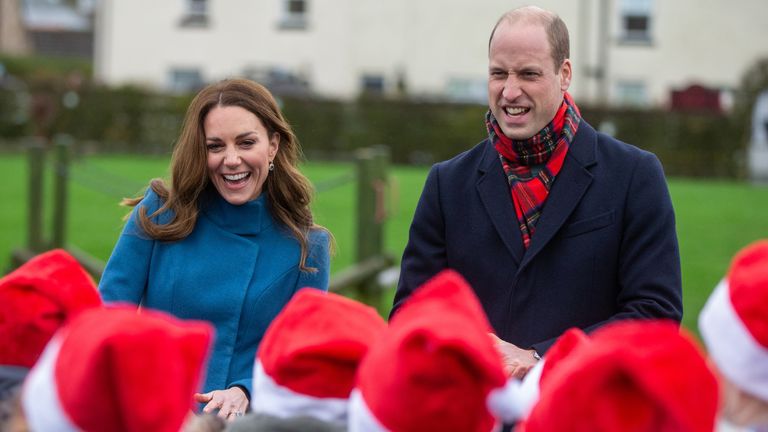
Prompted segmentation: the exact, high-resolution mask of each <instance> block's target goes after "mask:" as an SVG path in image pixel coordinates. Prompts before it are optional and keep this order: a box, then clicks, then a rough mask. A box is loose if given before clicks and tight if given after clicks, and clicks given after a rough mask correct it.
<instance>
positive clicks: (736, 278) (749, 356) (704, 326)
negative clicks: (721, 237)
mask: <svg viewBox="0 0 768 432" xmlns="http://www.w3.org/2000/svg"><path fill="white" fill-rule="evenodd" d="M699 330H700V331H701V336H702V339H703V340H704V343H705V344H706V346H707V349H708V351H709V355H710V357H711V358H712V359H713V361H714V362H715V364H717V367H718V369H719V370H720V372H721V373H722V374H723V375H724V376H725V377H726V378H728V380H729V381H731V382H732V383H733V384H734V385H736V386H737V387H739V388H741V389H742V390H744V391H746V392H747V393H750V394H752V395H754V396H756V397H758V398H760V399H762V400H764V401H768V240H760V241H757V242H755V243H752V244H751V245H749V246H747V247H745V248H744V249H742V250H741V251H740V252H739V253H738V254H736V256H735V257H734V258H733V261H732V262H731V267H730V269H729V271H728V274H727V275H726V277H725V279H723V280H722V281H721V282H720V283H719V284H718V285H717V287H716V288H715V290H714V292H713V293H712V295H711V296H710V297H709V300H707V303H706V305H705V306H704V308H703V309H702V311H701V314H700V315H699Z"/></svg>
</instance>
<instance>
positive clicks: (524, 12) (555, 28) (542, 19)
mask: <svg viewBox="0 0 768 432" xmlns="http://www.w3.org/2000/svg"><path fill="white" fill-rule="evenodd" d="M504 21H506V22H508V23H509V24H515V23H518V22H527V23H537V24H540V25H542V26H543V27H544V30H545V31H546V32H547V39H548V40H549V47H550V49H551V50H552V52H551V54H552V61H553V62H554V65H555V71H557V69H558V68H559V67H560V65H562V64H563V62H564V61H565V59H567V58H570V57H571V43H570V37H569V36H568V27H567V26H566V25H565V22H563V20H562V19H560V17H559V16H558V15H557V14H555V13H552V12H549V11H546V10H544V9H541V8H538V7H535V6H525V7H521V8H517V9H513V10H511V11H509V12H506V13H505V14H504V15H502V16H501V18H499V20H498V21H496V25H495V26H493V30H492V31H491V36H490V38H488V51H489V52H490V50H491V42H492V41H493V35H494V34H495V33H496V29H497V28H498V27H499V25H500V24H501V23H502V22H504Z"/></svg>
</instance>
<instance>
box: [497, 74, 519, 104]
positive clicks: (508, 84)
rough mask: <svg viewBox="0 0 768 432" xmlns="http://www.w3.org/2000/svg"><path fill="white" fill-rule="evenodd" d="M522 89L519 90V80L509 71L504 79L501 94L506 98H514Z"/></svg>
mask: <svg viewBox="0 0 768 432" xmlns="http://www.w3.org/2000/svg"><path fill="white" fill-rule="evenodd" d="M521 93H522V91H521V90H520V82H519V80H518V79H517V76H516V75H515V74H512V73H510V74H509V75H507V79H506V81H504V90H503V91H502V93H501V95H502V96H503V97H504V99H506V100H513V99H516V98H517V97H518V96H520V94H521Z"/></svg>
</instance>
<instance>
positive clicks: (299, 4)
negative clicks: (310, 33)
mask: <svg viewBox="0 0 768 432" xmlns="http://www.w3.org/2000/svg"><path fill="white" fill-rule="evenodd" d="M282 2H283V15H282V17H281V18H280V23H279V24H278V28H280V29H281V30H306V29H307V27H308V23H307V0H282Z"/></svg>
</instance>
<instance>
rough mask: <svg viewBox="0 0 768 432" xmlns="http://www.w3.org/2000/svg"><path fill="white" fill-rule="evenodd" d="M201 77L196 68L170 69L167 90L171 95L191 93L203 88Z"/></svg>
mask: <svg viewBox="0 0 768 432" xmlns="http://www.w3.org/2000/svg"><path fill="white" fill-rule="evenodd" d="M203 84H204V83H203V76H202V74H201V73H200V70H199V69H196V68H174V69H171V73H170V83H169V87H170V88H169V89H170V91H172V92H173V93H191V92H195V91H198V90H200V88H201V87H202V86H203Z"/></svg>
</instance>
